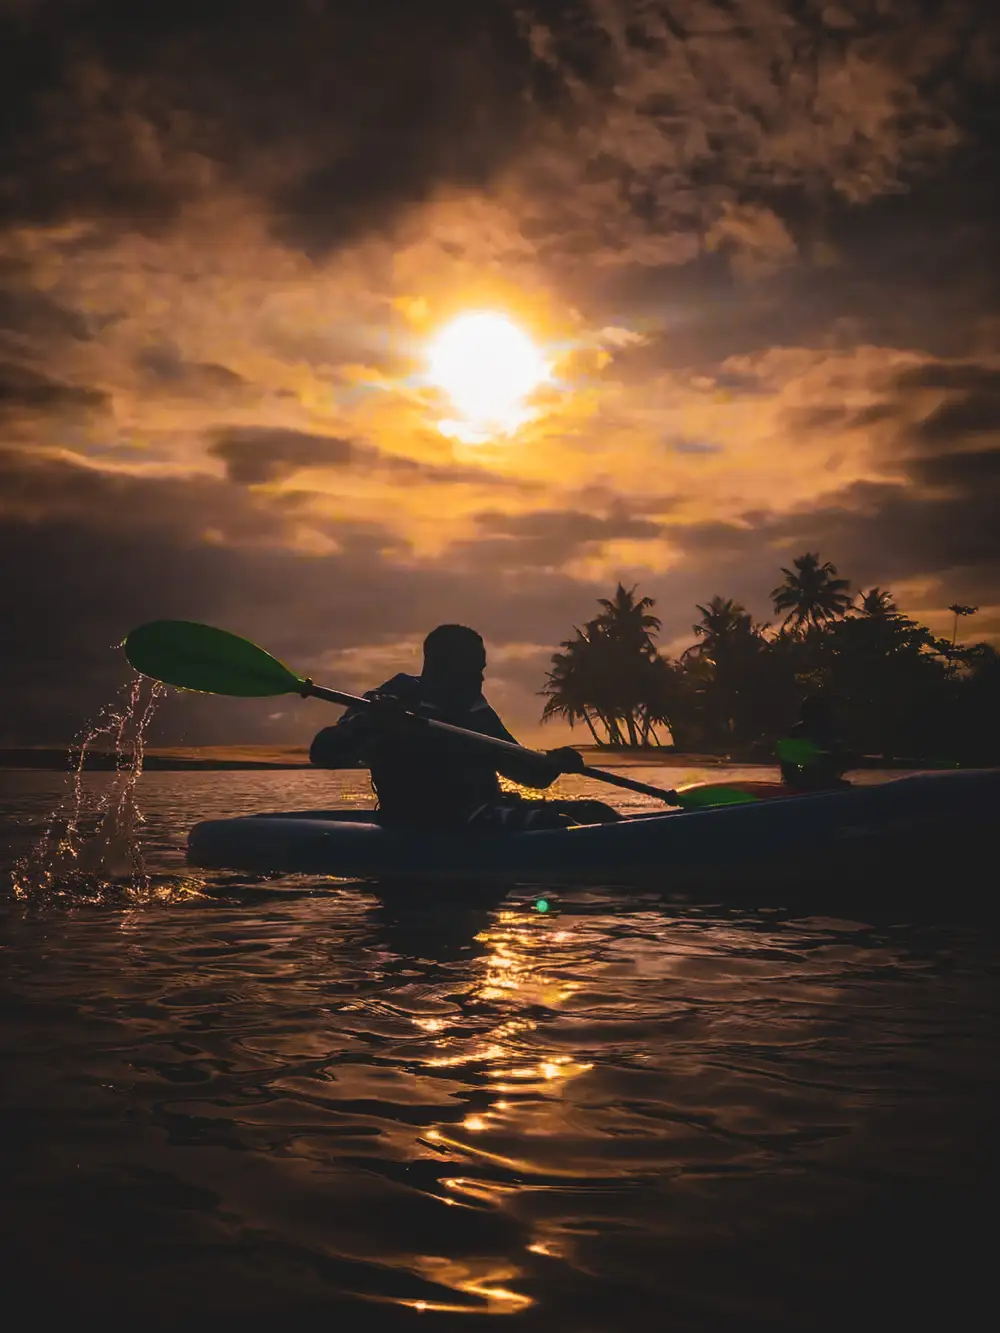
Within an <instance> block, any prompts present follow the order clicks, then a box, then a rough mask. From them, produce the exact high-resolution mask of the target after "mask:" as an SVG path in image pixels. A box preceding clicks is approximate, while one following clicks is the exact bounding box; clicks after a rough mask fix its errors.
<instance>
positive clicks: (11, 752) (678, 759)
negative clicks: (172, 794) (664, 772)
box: [0, 745, 728, 772]
mask: <svg viewBox="0 0 1000 1333" xmlns="http://www.w3.org/2000/svg"><path fill="white" fill-rule="evenodd" d="M577 748H578V749H579V751H580V753H581V754H582V755H583V757H584V759H585V760H586V762H587V763H591V764H595V765H597V766H602V765H603V766H604V767H609V768H623V767H627V766H629V765H634V764H641V765H645V766H647V767H648V766H649V765H652V764H666V765H672V766H684V767H689V766H691V765H698V766H703V765H706V764H722V763H726V762H728V761H727V760H725V759H723V758H720V756H718V755H702V754H676V753H675V752H674V751H673V750H666V749H661V748H658V747H656V748H651V749H649V750H641V751H635V750H633V751H628V750H621V749H617V750H614V749H607V750H602V749H600V748H599V747H598V746H596V745H581V746H578V747H577ZM75 762H76V761H75V756H72V757H71V754H70V747H69V746H66V747H65V748H60V747H59V746H20V747H8V748H0V768H41V769H54V770H58V771H62V770H65V769H68V768H71V767H75ZM118 763H119V761H118V758H117V756H115V755H114V754H111V753H109V752H108V751H106V750H100V749H94V750H88V751H87V755H86V759H85V761H84V769H86V770H88V771H90V770H93V771H96V772H112V771H114V770H115V769H116V768H117V767H118ZM142 766H143V768H144V769H146V770H148V771H149V772H164V771H173V772H184V771H186V770H206V769H218V770H225V769H287V768H311V767H312V765H311V764H310V763H309V751H308V750H307V749H306V748H305V747H304V746H276V745H205V746H167V747H156V746H153V747H151V748H150V749H148V750H146V752H145V754H144V756H143V761H142ZM359 767H361V765H359Z"/></svg>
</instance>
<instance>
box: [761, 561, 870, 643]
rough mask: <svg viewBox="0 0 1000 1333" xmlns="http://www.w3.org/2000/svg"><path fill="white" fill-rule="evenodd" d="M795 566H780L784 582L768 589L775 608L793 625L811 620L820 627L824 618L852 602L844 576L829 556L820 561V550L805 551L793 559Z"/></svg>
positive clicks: (845, 608) (785, 621) (832, 616)
mask: <svg viewBox="0 0 1000 1333" xmlns="http://www.w3.org/2000/svg"><path fill="white" fill-rule="evenodd" d="M792 564H793V565H794V569H784V568H782V571H781V572H782V574H784V576H785V578H784V582H782V583H779V584H778V586H777V587H776V588H775V589H773V590H772V592H771V600H772V601H773V603H774V609H775V611H776V612H777V613H778V615H781V613H782V612H783V611H784V612H785V613H786V614H785V619H784V620H783V622H782V624H783V625H787V624H788V623H789V621H790V622H791V623H792V626H793V628H795V629H801V628H802V626H803V625H805V624H810V625H813V626H815V627H816V628H819V626H820V625H822V624H824V623H825V622H826V621H829V620H835V619H836V618H837V617H838V616H842V615H843V614H844V613H845V612H846V611H847V610H848V609H849V608H850V605H851V597H850V593H849V592H848V588H849V587H850V585H849V583H848V582H847V579H840V578H838V577H837V568H836V566H835V565H832V564H831V563H830V561H829V560H826V561H824V563H823V564H820V561H819V553H818V552H813V551H807V552H806V554H805V555H800V556H799V557H798V558H797V559H795V560H793V561H792Z"/></svg>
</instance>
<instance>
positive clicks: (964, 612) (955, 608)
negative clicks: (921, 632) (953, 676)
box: [948, 602, 979, 670]
mask: <svg viewBox="0 0 1000 1333" xmlns="http://www.w3.org/2000/svg"><path fill="white" fill-rule="evenodd" d="M948 610H949V611H952V612H954V615H955V625H954V628H953V629H952V632H951V654H950V656H951V662H950V664H949V665H950V667H951V669H952V670H954V668H955V645H956V643H957V642H958V618H959V616H974V615H975V614H976V612H977V611H978V610H979V607H978V606H963V605H962V604H961V602H952V604H951V606H949V607H948Z"/></svg>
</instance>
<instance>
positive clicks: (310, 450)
mask: <svg viewBox="0 0 1000 1333" xmlns="http://www.w3.org/2000/svg"><path fill="white" fill-rule="evenodd" d="M208 452H209V453H210V454H211V455H213V456H214V457H215V458H221V459H222V461H223V462H224V463H225V465H226V475H227V476H228V477H229V479H230V481H235V482H239V483H241V484H242V485H244V486H253V485H257V484H259V483H261V482H266V481H277V480H279V479H281V478H283V477H290V476H292V475H293V474H294V473H296V472H298V471H299V470H300V469H302V468H308V467H343V466H344V465H345V464H348V463H351V462H354V461H356V459H357V458H358V454H359V451H358V448H357V446H356V445H354V444H353V443H352V442H351V441H350V440H343V439H339V438H337V437H336V436H325V435H308V434H306V433H305V432H303V431H296V430H269V429H267V428H266V427H253V426H247V427H244V428H243V429H236V430H229V431H223V432H222V433H221V434H220V435H219V437H218V438H217V439H215V440H214V441H213V442H212V443H211V444H210V445H209V447H208Z"/></svg>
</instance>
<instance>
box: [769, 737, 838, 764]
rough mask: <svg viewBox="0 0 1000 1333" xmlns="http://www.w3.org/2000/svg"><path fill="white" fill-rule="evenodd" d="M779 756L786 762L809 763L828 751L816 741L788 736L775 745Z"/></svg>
mask: <svg viewBox="0 0 1000 1333" xmlns="http://www.w3.org/2000/svg"><path fill="white" fill-rule="evenodd" d="M774 748H775V750H776V751H777V755H778V758H779V759H780V760H781V762H782V763H784V764H809V763H812V761H813V760H814V759H817V758H818V757H819V756H820V755H821V754H825V753H826V751H825V750H824V749H822V748H821V747H820V746H819V745H817V744H816V742H815V741H808V740H799V739H797V738H792V737H788V738H786V739H785V740H781V741H778V743H777V744H776V745H775V747H774Z"/></svg>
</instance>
